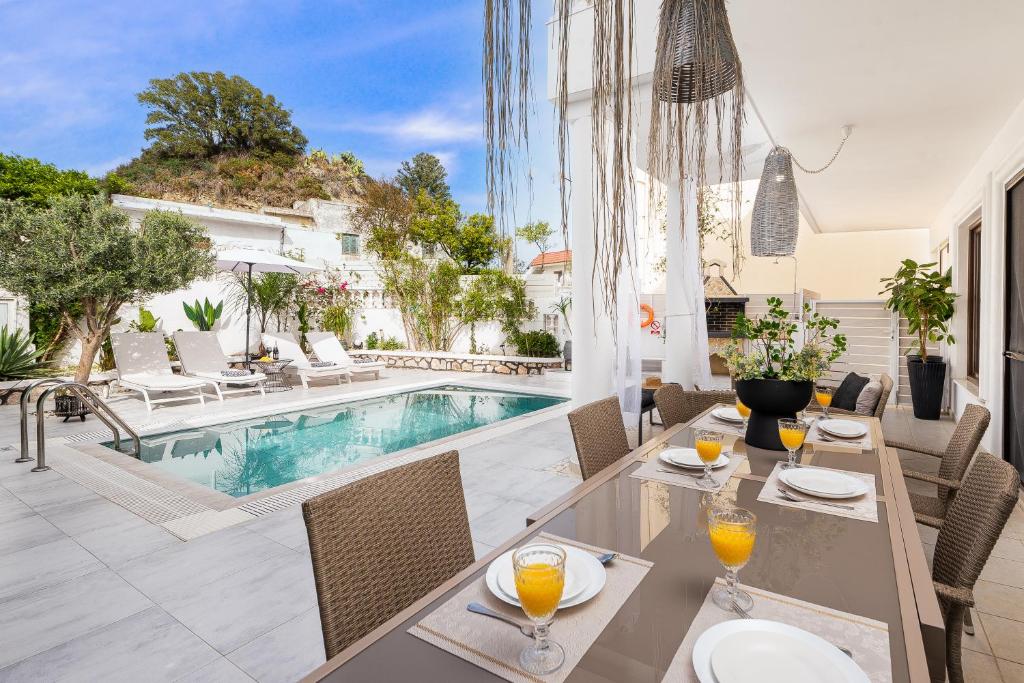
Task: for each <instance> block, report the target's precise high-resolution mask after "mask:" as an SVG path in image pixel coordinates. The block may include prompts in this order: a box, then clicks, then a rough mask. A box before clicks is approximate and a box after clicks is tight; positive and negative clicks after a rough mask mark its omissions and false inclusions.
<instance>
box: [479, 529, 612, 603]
mask: <svg viewBox="0 0 1024 683" xmlns="http://www.w3.org/2000/svg"><path fill="white" fill-rule="evenodd" d="M561 547H562V548H564V549H565V555H566V557H565V566H566V573H567V574H568V573H572V574H573V576H574V579H573V580H574V581H575V582H577V583H579V584H580V585H582V586H583V589H582V590H581V591H580V592H579V593H577V594H576V595H575V596H574V597H571V598H569V597H567V596H565V595H563V597H562V600H561V601H560V602H559V603H558V609H565V608H566V607H573V606H575V605H579V604H581V603H584V602H586V601H587V600H590V599H591V598H592V597H594V596H595V595H597V594H598V593H600V592H601V589H602V588H604V584H605V581H606V580H607V578H608V575H607V573H606V572H605V570H604V565H603V564H601V563H600V562H598V561H597V558H596V557H594V556H593V555H591V554H590V553H588V552H586V551H585V550H580V549H579V548H575V547H573V546H570V545H564V546H561ZM514 552H515V551H514V550H510V551H508V552H507V553H505V554H504V555H502V556H501V557H499V558H498V559H496V560H494V562H491V564H490V566H489V567H487V574H486V575H485V576H484V580H485V582H486V583H487V588H488V589H489V590H490V591H491V593H493V594H494V596H495V597H496V598H498V599H499V600H501V601H502V602H507V603H508V604H510V605H513V606H515V607H520V603H519V598H518V597H517V596H516V589H515V578H514V574H515V572H514V571H513V569H512V554H513V553H514ZM504 574H507V576H508V578H505V577H504V576H502V577H501V578H499V575H504ZM502 585H506V586H511V591H512V592H511V593H506V592H505V591H504V590H502Z"/></svg>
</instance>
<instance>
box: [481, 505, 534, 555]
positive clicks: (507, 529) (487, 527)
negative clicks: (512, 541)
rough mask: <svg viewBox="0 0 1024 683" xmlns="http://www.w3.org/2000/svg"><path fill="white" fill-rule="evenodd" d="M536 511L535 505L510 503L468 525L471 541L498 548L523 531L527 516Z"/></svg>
mask: <svg viewBox="0 0 1024 683" xmlns="http://www.w3.org/2000/svg"><path fill="white" fill-rule="evenodd" d="M536 510H537V507H536V506H535V505H528V504H526V503H519V502H510V503H509V504H508V505H505V506H503V507H501V508H499V509H497V510H494V511H492V512H488V513H487V514H485V515H483V516H481V517H479V518H477V519H475V520H473V521H472V522H470V523H469V528H470V532H471V533H472V534H473V540H474V541H480V542H481V543H486V544H487V545H492V546H499V545H501V544H502V543H504V542H505V541H507V540H508V539H509V537H511V536H513V535H514V534H517V533H519V532H520V531H522V530H523V529H525V528H526V518H527V516H528V515H530V514H531V513H533V512H535V511H536Z"/></svg>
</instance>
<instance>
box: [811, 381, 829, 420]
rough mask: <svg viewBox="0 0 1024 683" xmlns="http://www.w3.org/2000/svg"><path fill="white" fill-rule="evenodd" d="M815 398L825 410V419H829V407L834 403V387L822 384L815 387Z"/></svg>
mask: <svg viewBox="0 0 1024 683" xmlns="http://www.w3.org/2000/svg"><path fill="white" fill-rule="evenodd" d="M814 400H816V401H817V402H818V405H819V406H821V409H822V410H823V411H825V419H826V420H827V419H828V408H829V406H831V405H832V387H826V386H822V385H820V384H818V385H815V387H814Z"/></svg>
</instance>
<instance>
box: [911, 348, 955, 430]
mask: <svg viewBox="0 0 1024 683" xmlns="http://www.w3.org/2000/svg"><path fill="white" fill-rule="evenodd" d="M907 374H908V375H909V376H910V399H911V401H912V402H913V404H914V417H916V418H917V419H919V420H938V419H939V414H940V413H941V412H942V394H943V392H944V391H945V388H946V361H944V360H943V359H942V357H941V356H928V360H927V361H926V362H922V361H921V356H907Z"/></svg>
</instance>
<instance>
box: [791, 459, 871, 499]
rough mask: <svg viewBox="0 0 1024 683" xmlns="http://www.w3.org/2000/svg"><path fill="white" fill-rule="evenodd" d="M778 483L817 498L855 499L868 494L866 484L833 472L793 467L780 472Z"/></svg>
mask: <svg viewBox="0 0 1024 683" xmlns="http://www.w3.org/2000/svg"><path fill="white" fill-rule="evenodd" d="M779 481H781V482H782V483H783V484H785V485H786V486H789V487H792V488H794V489H796V490H797V491H800V492H802V493H808V494H810V495H812V496H817V497H819V498H856V497H857V496H862V495H864V494H865V493H867V492H868V489H869V488H870V487H869V486H868V484H867V482H865V481H862V480H860V479H857V478H856V477H851V476H850V475H848V474H844V473H842V472H836V471H835V470H826V469H819V468H817V467H795V468H791V469H788V470H782V471H781V472H780V473H779Z"/></svg>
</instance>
